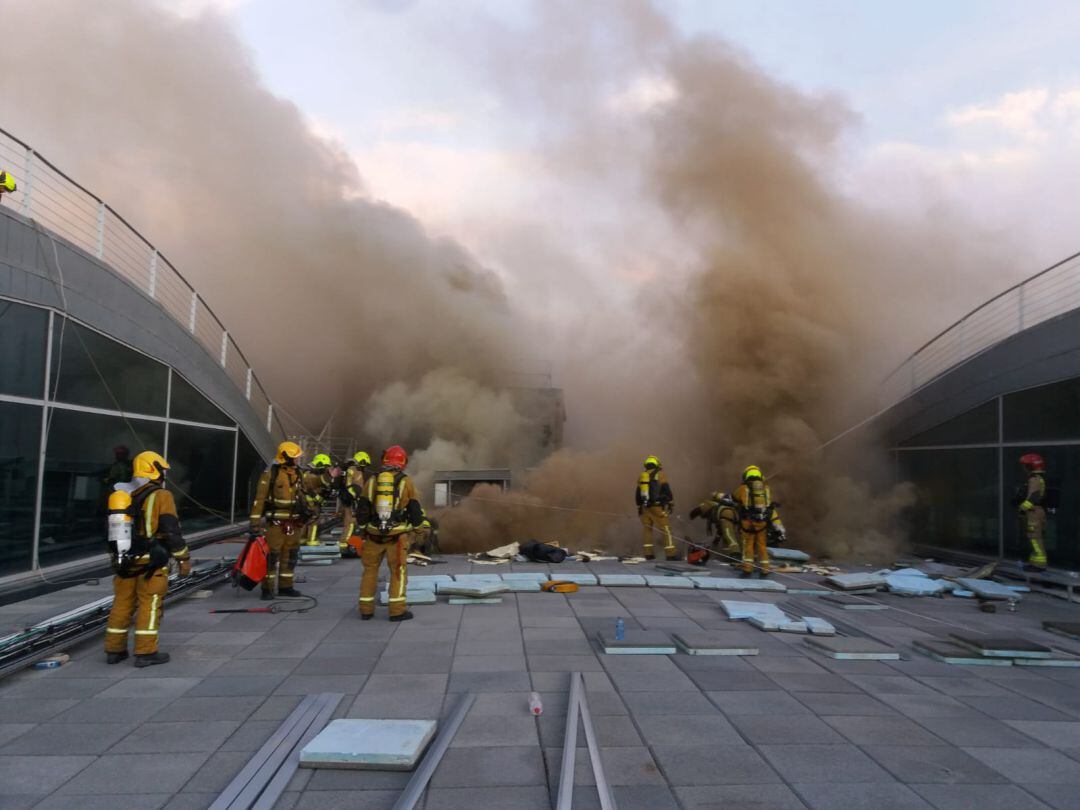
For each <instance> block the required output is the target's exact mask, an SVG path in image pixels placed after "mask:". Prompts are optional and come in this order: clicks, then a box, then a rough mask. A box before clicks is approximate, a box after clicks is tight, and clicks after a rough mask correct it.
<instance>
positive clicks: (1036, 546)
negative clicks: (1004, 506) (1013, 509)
mask: <svg viewBox="0 0 1080 810" xmlns="http://www.w3.org/2000/svg"><path fill="white" fill-rule="evenodd" d="M1020 522H1021V528H1022V529H1023V531H1024V537H1026V538H1027V541H1028V545H1029V546H1030V547H1031V554H1030V555H1029V556H1028V562H1029V563H1031V564H1032V565H1041V566H1043V567H1045V566H1046V544H1045V542H1044V540H1043V535H1044V533H1045V532H1046V510H1045V509H1043V508H1042V507H1041V506H1036V507H1034V508H1033V509H1029V510H1027V511H1026V512H1022V513H1021V514H1020Z"/></svg>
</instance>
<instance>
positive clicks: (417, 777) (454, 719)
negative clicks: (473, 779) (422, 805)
mask: <svg viewBox="0 0 1080 810" xmlns="http://www.w3.org/2000/svg"><path fill="white" fill-rule="evenodd" d="M475 699H476V696H475V695H474V694H473V693H472V692H466V693H465V694H463V695H462V696H461V697H460V698H458V702H457V704H456V705H455V706H454V708H453V711H451V712H450V716H449V717H448V718H447V719H446V723H445V724H444V725H443V727H442V730H441V731H440V732H439V735H438V736H437V737H436V738H435V741H434V742H433V743H432V744H431V747H430V748H429V749H428V751H427V753H426V754H424V759H423V761H422V762H421V763H420V767H418V768H417V769H416V770H415V771H414V772H413V775H412V778H411V779H409V783H408V784H407V785H405V789H404V790H403V791H402V792H401V795H400V796H398V800H397V801H396V802H394V806H393V808H391V810H413V808H414V807H416V803H417V802H419V801H420V797H421V796H423V795H424V790H425V789H426V788H427V785H428V782H430V781H431V777H432V776H433V775H434V774H435V769H436V768H438V767H439V763H440V762H442V758H443V755H444V754H445V753H446V749H448V748H449V747H450V743H451V741H452V740H453V739H454V735H455V734H457V731H458V729H459V728H460V727H461V724H462V723H463V722H464V720H465V715H467V714H468V713H469V709H470V708H471V707H472V705H473V701H474V700H475Z"/></svg>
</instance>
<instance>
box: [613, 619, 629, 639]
mask: <svg viewBox="0 0 1080 810" xmlns="http://www.w3.org/2000/svg"><path fill="white" fill-rule="evenodd" d="M624 638H626V622H624V621H623V620H622V617H621V616H620V617H619V618H617V619H616V620H615V640H616V641H622V640H623V639H624Z"/></svg>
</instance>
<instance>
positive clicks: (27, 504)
mask: <svg viewBox="0 0 1080 810" xmlns="http://www.w3.org/2000/svg"><path fill="white" fill-rule="evenodd" d="M40 436H41V408H40V407H37V406H35V405H15V404H14V403H10V402H0V576H3V575H5V574H14V573H17V572H19V571H28V570H30V568H31V567H32V565H33V554H34V504H35V502H36V500H37V465H38V450H39V444H38V442H39V437H40Z"/></svg>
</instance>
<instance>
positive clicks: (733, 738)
mask: <svg viewBox="0 0 1080 810" xmlns="http://www.w3.org/2000/svg"><path fill="white" fill-rule="evenodd" d="M637 724H638V727H639V728H640V729H641V734H642V735H643V736H644V738H645V742H646V743H648V744H649V745H703V746H712V745H738V744H740V743H742V742H744V740H743V738H742V737H741V736H740V735H739V732H738V731H736V729H735V728H734V727H733V726H732V725H731V722H730V721H729V720H728V719H727V718H725V717H724V716H723V715H721V714H715V713H714V714H701V715H658V714H650V715H643V716H641V717H639V718H638V719H637Z"/></svg>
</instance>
